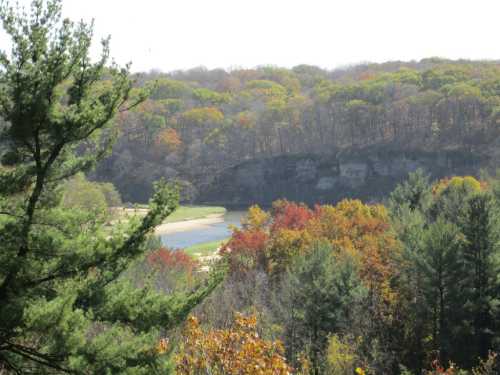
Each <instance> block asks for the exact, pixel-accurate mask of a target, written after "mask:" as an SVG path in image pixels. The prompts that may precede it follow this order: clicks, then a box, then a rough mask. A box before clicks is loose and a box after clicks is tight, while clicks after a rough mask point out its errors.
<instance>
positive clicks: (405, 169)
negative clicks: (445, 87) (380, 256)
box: [199, 150, 497, 206]
mask: <svg viewBox="0 0 500 375" xmlns="http://www.w3.org/2000/svg"><path fill="white" fill-rule="evenodd" d="M492 155H493V153H489V156H487V154H484V153H477V152H476V153H473V152H465V151H463V150H460V151H445V152H439V153H423V152H391V151H380V150H378V151H369V150H364V151H351V152H349V153H345V154H340V155H325V156H318V155H293V156H279V157H275V158H266V159H260V160H251V161H247V162H245V163H242V164H240V165H238V166H235V167H233V168H230V169H228V170H226V171H224V172H223V173H221V174H220V175H219V176H217V177H216V179H215V180H214V181H213V183H212V184H211V185H210V186H209V187H208V188H207V189H204V191H202V192H201V195H200V197H199V198H200V199H199V200H200V201H201V202H203V203H207V204H221V205H225V206H245V205H251V204H255V203H257V204H260V205H263V206H269V205H270V204H271V203H272V202H273V201H274V200H276V199H280V198H286V199H289V200H294V201H300V202H305V203H308V204H314V203H334V202H336V201H338V200H340V199H342V198H346V197H350V198H361V199H364V200H366V201H378V200H381V199H383V198H384V197H385V196H387V194H388V193H389V192H390V191H392V189H393V188H394V187H395V185H396V184H397V183H398V182H400V181H402V180H403V179H405V178H406V176H407V175H408V173H409V172H412V171H415V170H416V169H417V168H422V169H423V170H424V171H426V172H427V173H428V174H430V175H431V176H432V177H433V178H441V177H444V176H450V175H477V174H478V173H479V170H480V169H481V168H492V167H494V166H495V165H496V162H497V161H496V160H495V157H494V156H492Z"/></svg>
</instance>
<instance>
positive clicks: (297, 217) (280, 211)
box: [271, 200, 314, 233]
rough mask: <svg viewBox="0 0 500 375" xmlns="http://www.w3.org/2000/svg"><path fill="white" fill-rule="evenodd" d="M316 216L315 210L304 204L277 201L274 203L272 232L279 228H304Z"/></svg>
mask: <svg viewBox="0 0 500 375" xmlns="http://www.w3.org/2000/svg"><path fill="white" fill-rule="evenodd" d="M313 217H314V212H313V211H311V210H310V209H309V208H308V207H307V206H305V205H303V204H297V203H292V202H288V201H286V200H282V201H277V202H275V203H274V204H273V224H272V226H271V232H272V233H274V232H276V231H277V230H279V229H293V230H302V229H304V228H305V227H306V224H307V223H308V222H309V220H311V219H312V218H313Z"/></svg>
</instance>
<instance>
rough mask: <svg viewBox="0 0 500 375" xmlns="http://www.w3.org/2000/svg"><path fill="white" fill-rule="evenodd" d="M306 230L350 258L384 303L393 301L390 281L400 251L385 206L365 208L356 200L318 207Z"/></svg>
mask: <svg viewBox="0 0 500 375" xmlns="http://www.w3.org/2000/svg"><path fill="white" fill-rule="evenodd" d="M308 230H309V232H310V233H311V234H312V236H313V237H314V238H326V239H328V240H329V241H330V242H331V243H332V245H333V246H334V248H335V249H337V251H338V252H340V253H347V254H348V255H350V256H352V257H353V258H354V259H355V260H356V261H357V262H358V264H359V267H360V277H361V279H362V280H363V281H364V282H365V283H366V284H367V286H368V287H370V288H371V289H374V290H377V291H379V292H380V293H381V295H382V296H383V298H384V299H385V300H386V301H392V300H393V299H394V297H395V295H394V291H393V290H392V289H391V287H390V280H391V277H393V276H395V275H397V273H398V267H397V261H398V255H399V249H400V248H399V243H398V241H397V239H396V236H395V233H394V232H393V231H392V230H391V229H390V224H389V216H388V213H387V210H386V209H385V207H384V206H382V205H365V204H363V203H362V202H361V201H359V200H343V201H342V202H340V203H339V204H337V206H318V207H316V210H315V218H314V219H313V220H311V222H310V223H309V226H308Z"/></svg>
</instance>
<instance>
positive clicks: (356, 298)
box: [280, 245, 367, 373]
mask: <svg viewBox="0 0 500 375" xmlns="http://www.w3.org/2000/svg"><path fill="white" fill-rule="evenodd" d="M280 290H281V292H280V295H281V296H280V298H281V301H280V302H281V308H282V309H283V313H282V315H281V314H280V315H281V316H282V317H283V318H284V319H285V320H287V324H286V327H285V330H286V332H285V336H286V339H285V341H286V343H287V347H288V348H289V353H288V354H289V358H296V356H297V355H298V354H299V353H300V352H301V351H303V350H308V351H309V354H310V358H311V360H312V362H313V366H314V368H315V373H318V371H319V369H320V368H321V366H322V365H323V361H322V360H321V356H322V354H323V351H324V350H325V348H326V346H327V341H328V336H329V334H331V333H340V332H342V331H343V330H345V329H347V327H349V324H350V323H351V319H353V314H354V311H355V310H356V307H357V306H359V304H360V302H361V301H362V300H365V299H366V297H367V290H366V288H365V287H363V286H362V285H361V281H360V279H359V278H358V276H357V273H356V268H355V266H354V264H353V262H352V260H350V259H340V258H338V257H335V256H334V255H333V254H332V249H331V247H330V246H327V245H316V247H314V248H313V249H312V250H311V252H310V253H309V254H308V256H307V257H304V256H297V257H296V258H295V261H294V263H293V265H292V266H291V267H290V269H289V270H288V272H287V274H286V277H285V278H284V280H283V281H282V284H281V288H280Z"/></svg>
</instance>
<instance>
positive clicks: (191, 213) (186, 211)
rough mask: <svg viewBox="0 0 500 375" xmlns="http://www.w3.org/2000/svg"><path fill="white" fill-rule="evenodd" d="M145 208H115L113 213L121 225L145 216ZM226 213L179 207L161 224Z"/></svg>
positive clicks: (206, 207)
mask: <svg viewBox="0 0 500 375" xmlns="http://www.w3.org/2000/svg"><path fill="white" fill-rule="evenodd" d="M147 212H148V210H147V206H146V205H137V206H136V208H129V209H123V208H117V209H116V210H115V213H116V215H117V218H116V219H117V220H120V221H121V222H122V223H123V222H125V221H126V220H127V219H128V218H130V217H132V216H137V217H143V216H145V215H146V214H147ZM224 213H226V209H225V208H224V207H217V206H180V207H179V208H178V209H177V210H176V211H175V212H174V213H172V215H170V216H169V217H167V218H166V219H165V220H164V221H163V222H164V223H175V222H178V221H185V220H195V219H202V218H204V217H206V216H208V215H214V214H224Z"/></svg>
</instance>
